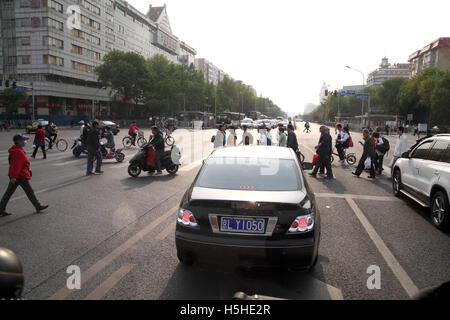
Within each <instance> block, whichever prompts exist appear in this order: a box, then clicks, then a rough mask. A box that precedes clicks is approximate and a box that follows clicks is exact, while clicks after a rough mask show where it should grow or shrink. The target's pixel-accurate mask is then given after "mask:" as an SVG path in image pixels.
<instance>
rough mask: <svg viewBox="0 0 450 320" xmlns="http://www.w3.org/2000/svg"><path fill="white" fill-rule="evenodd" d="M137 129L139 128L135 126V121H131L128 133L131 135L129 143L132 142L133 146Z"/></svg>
mask: <svg viewBox="0 0 450 320" xmlns="http://www.w3.org/2000/svg"><path fill="white" fill-rule="evenodd" d="M139 130H140V129H139V128H138V127H137V125H136V121H133V122H132V123H131V124H130V129H129V130H128V135H129V136H130V137H131V144H132V145H133V146H135V145H136V136H137V132H138V131H139Z"/></svg>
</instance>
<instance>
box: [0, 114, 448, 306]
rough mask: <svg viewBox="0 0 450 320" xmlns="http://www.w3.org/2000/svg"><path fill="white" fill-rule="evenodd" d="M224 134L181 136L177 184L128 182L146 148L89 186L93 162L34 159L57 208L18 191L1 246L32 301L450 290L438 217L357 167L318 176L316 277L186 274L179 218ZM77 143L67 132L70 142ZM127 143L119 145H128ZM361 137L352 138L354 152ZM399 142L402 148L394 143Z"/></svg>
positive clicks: (1, 226) (35, 182)
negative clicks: (38, 207)
mask: <svg viewBox="0 0 450 320" xmlns="http://www.w3.org/2000/svg"><path fill="white" fill-rule="evenodd" d="M298 128H299V129H300V130H299V131H298V132H297V134H298V138H299V141H300V146H301V150H302V152H303V153H304V154H305V156H306V159H307V160H310V159H312V156H313V149H314V145H315V144H316V143H317V140H318V137H319V132H318V126H317V125H314V124H313V125H312V133H310V134H306V133H302V132H301V130H302V129H303V124H300V123H299V124H298ZM14 133H15V132H13V131H11V132H1V133H0V172H3V173H2V174H1V176H0V186H2V187H1V188H0V192H3V191H4V190H5V189H6V185H7V181H8V178H7V170H8V163H7V149H8V148H9V146H10V145H11V138H12V136H13V134H14ZM148 133H149V132H147V133H146V136H148ZM214 133H215V131H214V130H208V131H203V132H201V131H200V132H192V131H181V130H180V131H176V133H175V138H176V141H177V145H178V146H179V147H180V148H181V151H182V159H183V165H182V167H181V169H180V171H179V173H178V174H177V175H176V176H173V177H170V176H168V175H164V176H161V177H152V176H148V175H147V174H142V175H141V176H140V177H139V178H137V179H133V178H131V177H129V176H128V173H127V161H128V160H129V159H130V157H131V156H132V155H133V154H134V153H135V152H137V149H136V148H134V149H132V150H126V151H125V153H126V156H127V159H126V160H125V162H124V163H122V164H119V163H116V162H115V161H114V160H109V161H105V163H104V171H105V174H104V175H103V176H92V177H85V170H86V159H85V158H81V159H74V158H73V156H72V154H71V153H70V150H69V151H67V152H65V153H60V152H58V151H56V150H54V151H51V152H50V153H49V155H48V159H47V160H42V159H41V154H40V153H38V157H37V158H38V159H36V160H32V161H31V167H32V170H33V179H32V186H33V188H34V189H35V191H36V192H37V195H38V198H39V199H40V201H41V202H42V203H45V204H49V205H50V208H49V210H48V211H46V212H45V213H43V214H35V213H34V208H33V207H32V205H31V204H30V203H29V202H28V200H27V199H26V197H25V195H24V193H23V192H22V190H18V191H17V192H16V194H15V195H14V196H13V199H12V201H11V202H10V204H9V206H8V211H10V212H12V213H14V215H13V216H10V217H6V218H1V219H0V246H3V247H7V248H10V249H12V250H13V251H15V252H16V253H17V255H18V256H19V258H20V260H21V261H22V264H23V266H24V271H25V278H26V283H25V298H26V299H229V298H230V297H231V296H232V295H233V293H234V292H236V291H244V292H246V293H248V294H255V293H258V294H261V295H268V296H272V297H279V298H287V299H409V298H410V296H411V295H413V294H414V293H415V292H416V291H417V290H419V289H422V288H425V287H428V286H432V285H437V284H440V283H441V282H444V281H449V280H450V271H449V270H450V259H449V254H450V239H449V234H448V233H443V232H441V231H439V230H437V229H435V228H434V227H433V226H432V224H431V222H430V219H429V216H428V212H427V211H426V210H425V209H422V208H421V207H419V206H418V205H416V204H415V203H414V202H412V201H409V200H406V199H401V200H399V199H396V198H394V197H393V196H392V192H391V182H390V180H389V179H388V178H387V177H386V176H384V177H381V178H378V179H377V180H375V181H369V180H368V179H366V178H365V176H366V175H365V174H364V175H362V177H361V178H359V179H358V178H354V177H353V176H352V175H351V170H352V169H353V168H351V167H349V166H347V165H341V164H338V163H337V162H335V163H334V165H333V171H334V175H335V177H336V179H335V180H333V181H327V180H325V179H322V178H321V177H319V178H318V179H312V178H310V177H309V176H308V178H307V179H308V182H309V183H310V185H311V187H312V189H313V190H314V192H315V193H316V196H317V199H318V201H317V202H318V205H319V210H320V213H321V219H322V237H321V243H320V251H319V254H320V257H319V261H318V264H317V266H316V267H315V268H314V270H313V271H312V272H311V273H309V274H308V273H306V274H305V273H295V272H286V271H282V270H265V271H264V270H263V271H257V272H242V271H239V270H236V269H220V270H219V269H215V270H210V269H206V268H202V267H197V268H187V267H184V266H181V265H179V264H178V260H177V258H176V250H175V241H174V229H175V217H176V209H177V206H178V204H179V201H180V199H181V197H182V195H183V194H184V192H185V191H186V189H187V187H188V186H189V185H190V184H191V183H192V181H193V179H194V178H195V176H196V174H197V172H198V169H199V168H200V165H201V162H202V160H203V158H204V157H206V156H207V155H208V154H209V153H210V152H211V150H212V144H211V143H210V138H211V136H212V135H213V134H214ZM77 134H78V132H77V131H75V130H73V131H72V130H64V131H61V136H62V137H63V138H65V139H67V140H69V143H70V141H71V140H73V139H74V138H75V137H76V136H77ZM254 134H255V135H256V133H254ZM123 136H124V134H123V133H121V134H119V136H117V137H116V145H117V146H119V145H120V144H121V140H122V138H123ZM358 136H359V135H358V134H353V139H354V141H355V142H357V141H358ZM410 140H411V141H410V143H412V142H413V138H412V137H411V138H410ZM390 142H391V146H392V148H393V147H394V146H395V137H390ZM27 150H28V151H31V147H30V146H27ZM354 151H356V153H357V156H358V157H359V156H360V155H361V152H362V147H360V146H359V145H358V144H356V146H355V148H354ZM391 153H392V152H391ZM69 266H79V267H80V269H81V272H82V275H81V282H82V283H81V289H80V290H68V289H67V287H66V282H67V279H68V278H69V276H70V274H68V273H67V272H66V271H67V268H68V267H69ZM370 266H378V267H379V268H380V271H381V288H380V289H373V290H370V289H368V287H367V279H368V278H369V276H370V274H368V273H367V270H368V268H369V267H370Z"/></svg>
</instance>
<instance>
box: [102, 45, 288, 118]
mask: <svg viewBox="0 0 450 320" xmlns="http://www.w3.org/2000/svg"><path fill="white" fill-rule="evenodd" d="M103 60H104V63H103V64H102V65H101V66H99V67H98V68H96V70H95V72H96V73H97V75H98V77H99V82H100V83H101V84H102V85H104V86H106V87H109V88H111V89H112V90H113V92H114V93H119V94H120V95H121V96H123V97H124V99H123V100H122V102H114V103H113V105H114V107H115V108H117V109H121V112H119V114H122V115H123V114H127V112H123V111H124V110H130V108H129V107H128V108H125V105H126V103H123V101H129V100H130V99H132V100H134V101H135V102H136V109H134V111H133V113H132V114H133V115H136V116H145V117H147V116H155V115H166V116H175V115H176V114H178V113H179V112H181V111H183V110H184V109H185V108H186V110H187V111H190V110H195V111H208V112H211V113H214V110H215V107H216V110H217V112H222V111H231V112H242V110H244V113H247V112H249V111H254V110H256V111H260V112H262V113H263V114H266V115H267V116H270V117H276V116H283V115H285V113H284V112H283V111H282V110H281V109H280V108H279V107H278V106H277V105H276V104H275V103H273V102H272V101H271V100H270V99H268V98H265V97H257V96H256V95H255V92H254V90H253V89H252V87H251V86H248V85H246V84H245V83H243V82H242V81H235V80H233V79H231V78H230V77H225V78H224V79H223V81H221V82H220V83H219V84H218V85H217V86H214V85H213V84H211V83H209V82H207V81H205V79H204V76H203V73H202V72H199V71H198V70H196V69H195V67H194V65H192V64H191V65H190V66H181V65H178V64H174V63H172V62H170V61H169V60H167V58H166V57H164V56H163V55H155V56H153V57H152V58H150V59H148V60H145V59H144V58H143V57H142V56H140V55H138V54H136V53H131V52H130V53H124V52H121V51H111V52H110V53H108V54H107V55H106V56H105V57H104V59H103ZM206 97H208V98H209V103H208V104H209V108H208V109H207V108H206ZM137 104H139V108H138V106H137Z"/></svg>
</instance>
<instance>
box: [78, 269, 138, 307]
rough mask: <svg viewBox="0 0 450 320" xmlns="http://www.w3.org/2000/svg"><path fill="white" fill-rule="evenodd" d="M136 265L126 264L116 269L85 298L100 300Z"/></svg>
mask: <svg viewBox="0 0 450 320" xmlns="http://www.w3.org/2000/svg"><path fill="white" fill-rule="evenodd" d="M135 266H136V265H135V264H126V265H123V266H122V267H120V269H118V270H116V271H115V272H114V273H113V274H112V275H110V276H109V277H108V279H106V280H105V281H104V282H102V283H101V284H100V285H99V286H98V287H97V288H95V289H94V291H92V292H91V293H90V294H89V295H88V296H87V297H86V298H84V300H100V299H101V298H103V297H104V296H105V295H106V294H107V293H108V292H109V291H110V290H111V289H112V288H114V286H115V285H116V284H117V283H118V282H119V281H120V280H122V278H124V277H125V276H126V275H127V274H128V273H129V272H130V271H131V270H132V269H133V268H134V267H135Z"/></svg>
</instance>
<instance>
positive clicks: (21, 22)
mask: <svg viewBox="0 0 450 320" xmlns="http://www.w3.org/2000/svg"><path fill="white" fill-rule="evenodd" d="M16 23H17V24H16V25H17V27H29V26H31V19H30V18H19V19H16Z"/></svg>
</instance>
